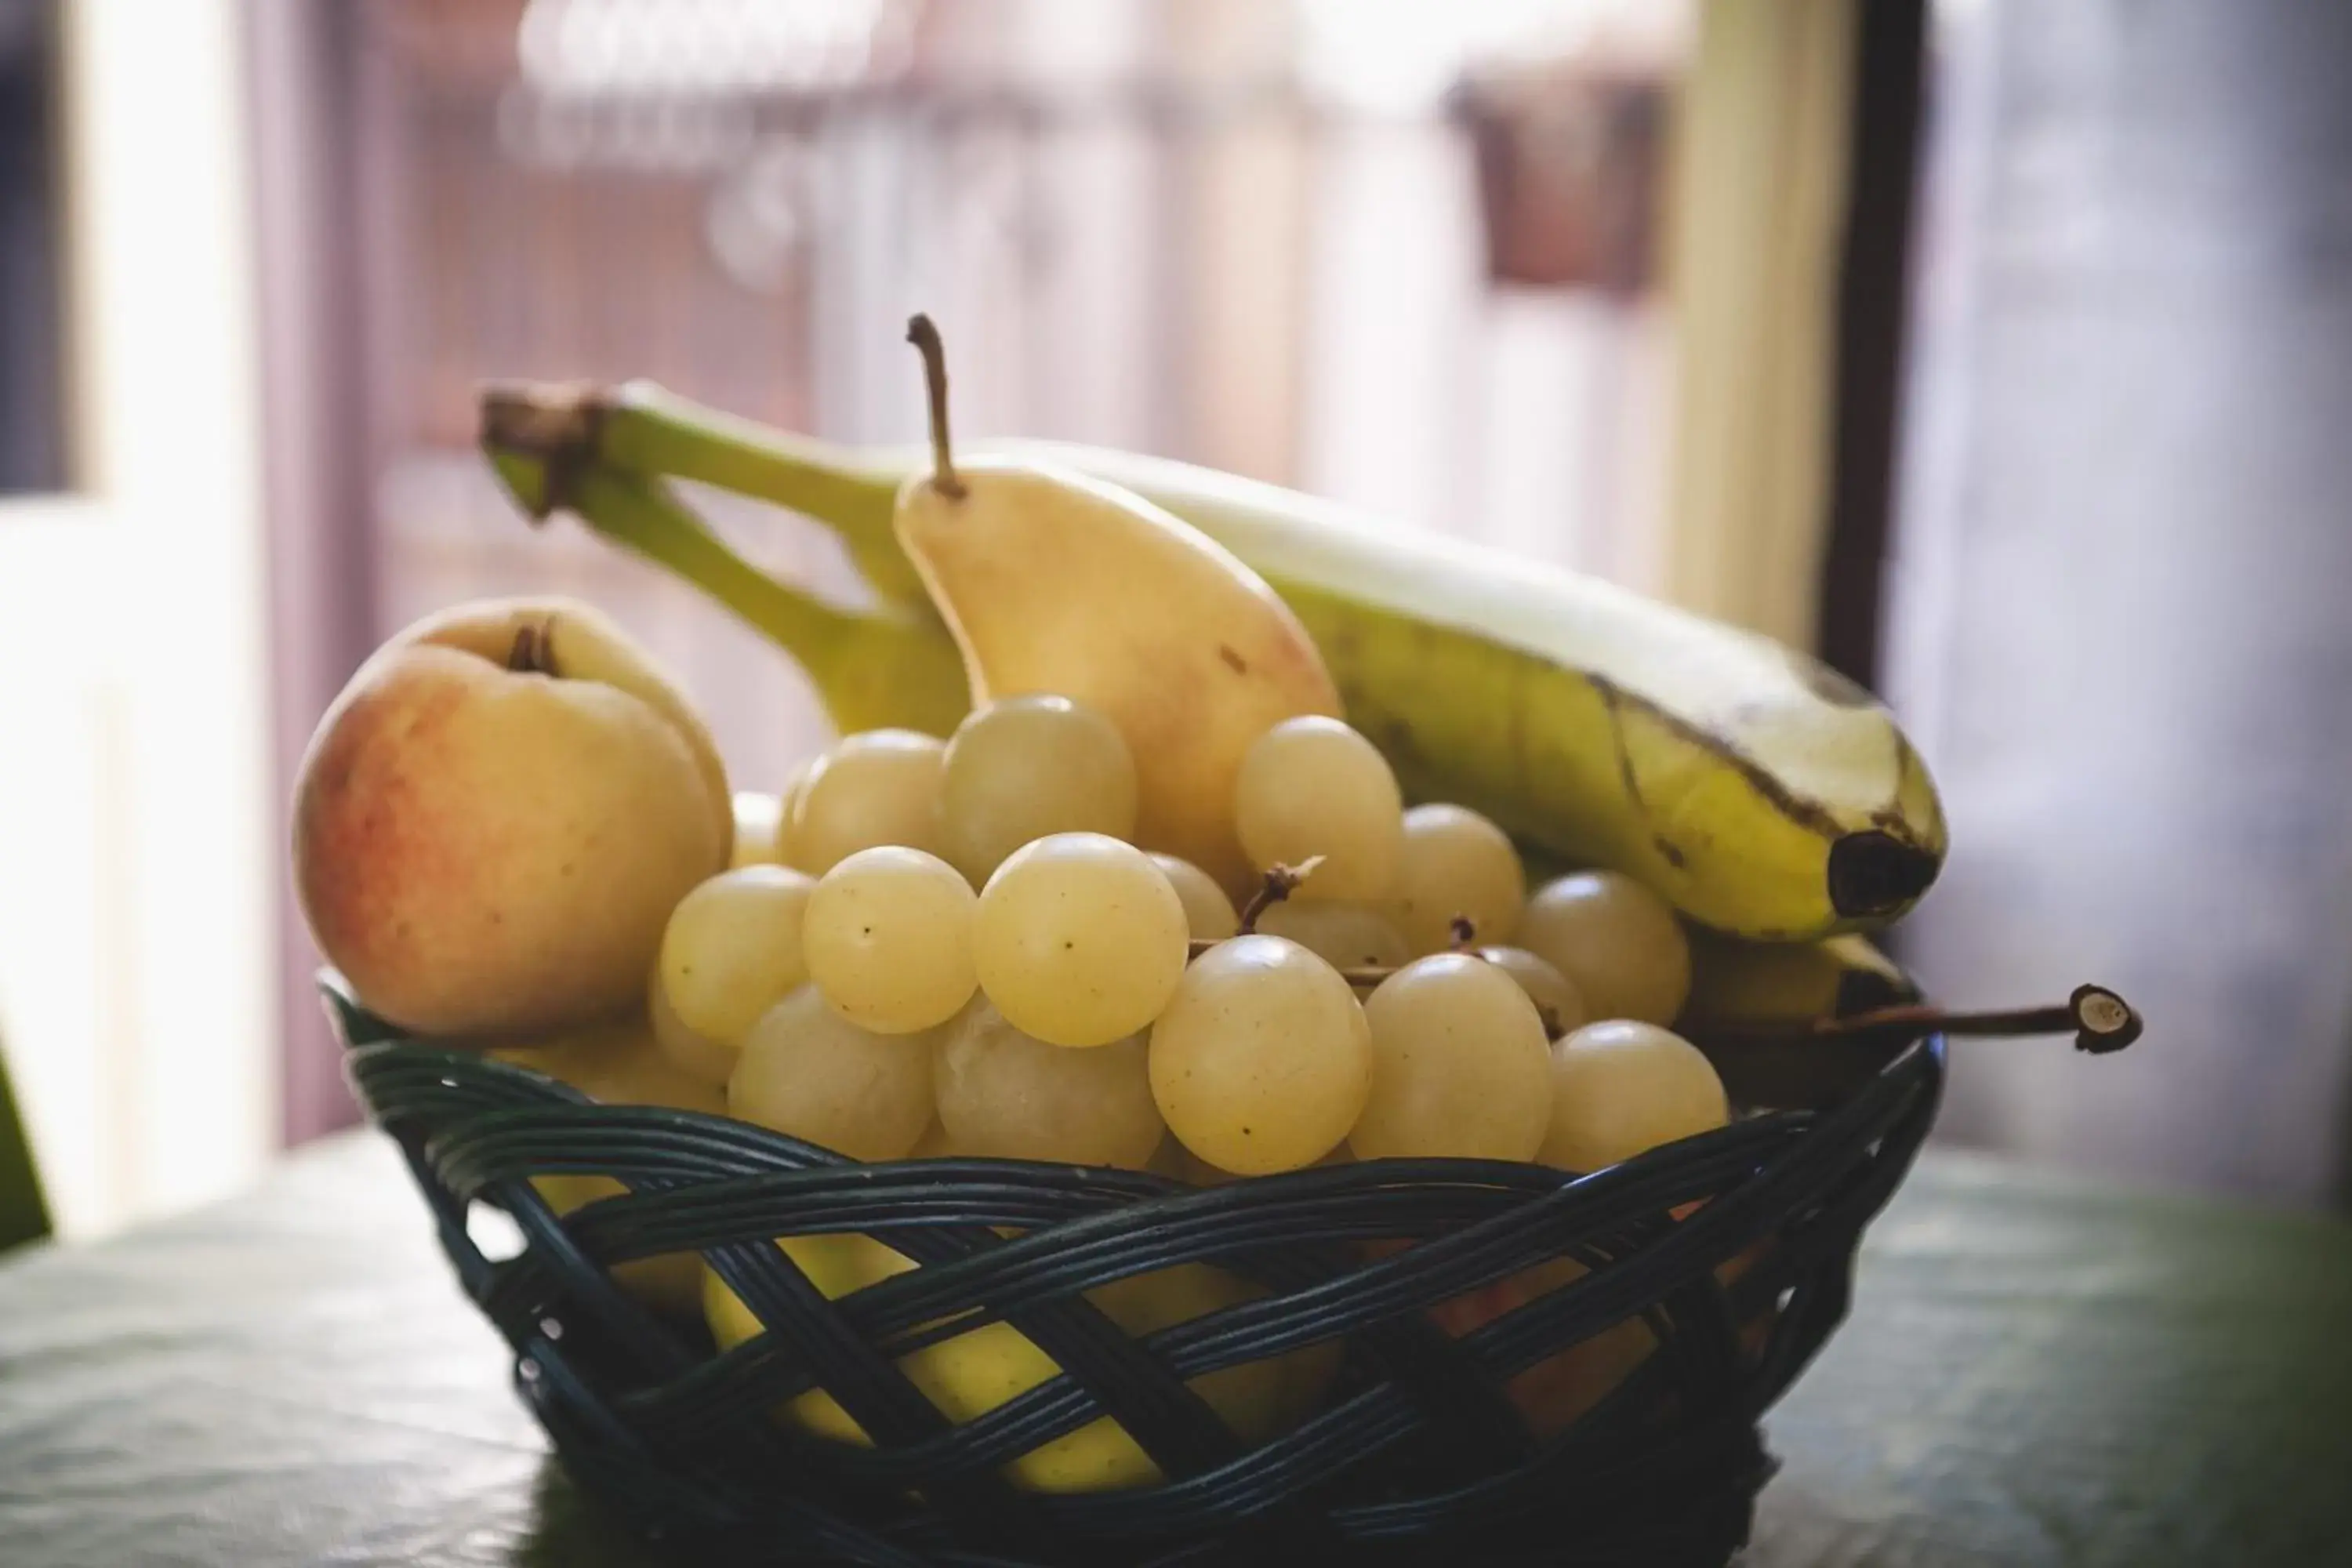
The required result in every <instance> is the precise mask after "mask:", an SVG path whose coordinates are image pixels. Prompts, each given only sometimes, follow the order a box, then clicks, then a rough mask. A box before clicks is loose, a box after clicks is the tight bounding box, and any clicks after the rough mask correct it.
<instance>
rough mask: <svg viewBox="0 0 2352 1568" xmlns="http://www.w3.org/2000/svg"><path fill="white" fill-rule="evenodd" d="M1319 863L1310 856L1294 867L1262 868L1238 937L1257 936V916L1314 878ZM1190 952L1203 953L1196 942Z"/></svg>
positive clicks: (1276, 865)
mask: <svg viewBox="0 0 2352 1568" xmlns="http://www.w3.org/2000/svg"><path fill="white" fill-rule="evenodd" d="M1321 864H1323V857H1322V856H1320V855H1309V856H1308V857H1307V858H1306V859H1304V860H1301V861H1300V862H1299V863H1298V864H1297V865H1296V866H1286V865H1284V864H1283V863H1282V862H1281V861H1279V860H1277V861H1276V862H1275V863H1274V864H1273V865H1271V866H1268V867H1267V868H1265V880H1264V881H1262V882H1260V883H1259V884H1258V885H1257V891H1256V892H1255V893H1252V894H1251V895H1250V896H1249V902H1248V903H1245V904H1244V905H1243V906H1242V927H1241V934H1242V935H1244V936H1255V935H1256V934H1257V917H1258V916H1260V915H1262V914H1264V913H1265V911H1266V910H1267V908H1268V907H1269V906H1271V905H1275V904H1278V903H1280V902H1282V901H1283V900H1285V899H1287V898H1288V897H1290V895H1291V894H1292V893H1294V892H1296V891H1297V889H1298V884H1300V883H1301V882H1304V881H1305V880H1307V878H1309V877H1312V876H1313V875H1315V868H1316V867H1318V866H1320V865H1321ZM1192 951H1193V953H1194V955H1195V956H1197V955H1199V954H1200V953H1201V952H1204V951H1206V950H1205V949H1203V948H1202V946H1201V944H1200V943H1198V942H1195V943H1193V944H1192Z"/></svg>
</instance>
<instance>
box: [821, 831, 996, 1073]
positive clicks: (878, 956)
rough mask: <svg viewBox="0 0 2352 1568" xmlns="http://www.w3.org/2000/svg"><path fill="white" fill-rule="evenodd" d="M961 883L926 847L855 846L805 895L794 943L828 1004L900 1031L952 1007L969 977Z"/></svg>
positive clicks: (965, 892) (969, 914)
mask: <svg viewBox="0 0 2352 1568" xmlns="http://www.w3.org/2000/svg"><path fill="white" fill-rule="evenodd" d="M977 901H978V900H975V899H974V898H973V896H972V891H971V883H969V882H967V881H965V880H964V879H963V878H962V876H961V874H960V873H959V872H958V871H957V870H956V868H954V867H952V866H950V865H949V864H948V863H947V862H946V861H944V860H942V859H940V858H939V857H938V856H936V855H926V854H925V853H923V852H922V851H921V850H919V849H908V848H906V847H903V846H899V845H895V844H883V845H877V846H876V847H873V848H871V849H860V850H859V851H858V852H857V853H856V854H855V855H852V856H850V857H849V858H847V859H846V860H844V861H842V862H841V863H840V864H839V865H837V866H835V868H833V869H832V870H830V871H827V872H826V873H825V874H824V877H823V878H822V879H820V880H819V881H818V882H817V884H816V887H815V888H814V889H813V890H812V891H811V892H810V893H809V896H808V914H807V917H806V920H805V921H804V923H803V928H802V933H801V952H802V956H803V958H804V959H805V960H806V962H807V964H808V973H809V978H810V979H811V980H813V981H814V982H815V983H816V988H817V990H818V991H819V992H821V993H823V994H824V999H825V1001H826V1002H827V1003H828V1004H830V1005H831V1006H832V1007H833V1010H834V1011H835V1012H836V1013H838V1014H840V1015H841V1016H843V1017H844V1018H846V1019H848V1020H849V1021H850V1022H851V1023H853V1024H856V1025H857V1026H860V1027H861V1028H866V1029H871V1030H873V1031H874V1032H875V1033H877V1034H882V1035H908V1034H913V1033H915V1032H916V1031H918V1030H920V1029H930V1028H936V1027H938V1026H940V1025H941V1024H944V1023H946V1022H947V1021H948V1020H949V1019H950V1018H952V1017H954V1016H956V1014H957V1013H959V1012H961V1010H962V1008H963V1005H964V1004H965V1003H967V1002H969V1001H971V993H972V988H973V986H974V985H975V984H978V982H977V979H976V977H975V971H974V969H973V963H972V958H973V942H972V921H973V910H974V906H975V904H976V903H977Z"/></svg>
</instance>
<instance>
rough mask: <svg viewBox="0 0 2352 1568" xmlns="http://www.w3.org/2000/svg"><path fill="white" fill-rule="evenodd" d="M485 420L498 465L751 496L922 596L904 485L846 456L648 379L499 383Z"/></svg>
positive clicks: (884, 579)
mask: <svg viewBox="0 0 2352 1568" xmlns="http://www.w3.org/2000/svg"><path fill="white" fill-rule="evenodd" d="M481 416H482V446H483V447H484V448H485V449H486V450H487V451H488V453H489V454H490V457H491V459H492V461H493V462H495V463H498V464H499V466H500V468H506V467H507V466H508V465H509V463H511V462H513V461H515V460H516V459H524V460H528V461H531V462H536V463H537V464H539V465H541V467H542V468H544V469H545V470H546V471H547V472H549V473H551V474H554V475H559V476H560V475H561V474H562V473H563V472H565V471H566V470H568V469H572V468H581V467H583V466H586V465H589V464H603V465H605V466H607V467H611V468H625V469H627V470H629V471H631V472H633V473H637V474H642V475H646V476H648V477H651V478H666V479H691V480H693V481H695V482H696V483H698V484H706V485H710V486H713V487H715V488H717V489H723V490H730V491H732V492H734V493H735V494H737V495H743V496H749V497H751V499H752V500H762V501H766V502H768V503H769V504H770V505H772V506H778V507H782V508H783V509H784V510H787V511H793V512H798V513H800V514H801V515H802V516H804V517H807V518H809V519H811V520H813V521H816V522H820V523H823V524H824V526H826V527H827V528H830V529H831V530H833V531H834V532H835V533H836V534H838V535H839V536H840V538H841V540H842V542H843V543H845V545H847V546H848V549H849V553H850V556H851V558H852V559H853V560H854V561H855V562H856V563H857V567H858V570H859V571H860V572H862V573H863V574H865V575H866V578H867V579H868V580H869V581H870V582H872V584H874V586H875V587H876V588H877V590H879V591H881V592H882V593H884V594H885V595H888V596H890V597H893V598H897V599H900V600H906V601H919V599H920V598H921V597H922V590H921V585H920V584H919V583H917V582H916V581H915V579H914V576H913V573H912V569H911V568H910V567H908V565H907V563H906V558H905V556H904V555H903V554H902V553H901V552H899V550H898V540H897V537H896V535H895V534H894V533H893V532H892V531H891V520H892V513H893V510H895V507H896V504H897V500H898V481H899V477H900V476H898V474H895V473H892V472H889V471H887V470H884V469H879V468H874V467H872V466H870V465H867V464H865V463H863V462H861V461H860V460H859V459H858V458H856V457H855V456H853V455H852V454H850V453H849V452H847V451H845V450H844V449H843V448H841V447H835V446H832V445H830V444H828V443H826V442H824V441H818V440H814V439H812V438H811V437H806V436H797V435H793V434H791V433H789V432H786V431H782V430H776V429H772V428H770V427H769V426H764V425H759V424H755V423H753V422H752V421H751V420H748V419H739V418H737V417H735V416H733V415H730V414H723V413H721V412H719V410H717V409H715V408H707V407H704V406H703V405H700V404H698V403H694V402H691V401H689V400H688V399H686V398H683V397H679V396H677V395H675V394H673V393H669V392H666V391H664V390H662V389H661V388H660V387H657V386H655V385H653V384H651V383H648V382H631V383H629V384H626V385H624V386H620V387H617V388H615V387H605V386H593V385H580V384H567V383H559V382H509V383H501V384H492V385H489V386H487V387H485V388H484V389H483V391H482V395H481ZM509 482H510V483H511V482H512V481H511V479H510V480H509ZM517 496H518V499H520V500H522V501H523V503H524V505H525V506H526V507H528V508H530V510H532V511H533V512H534V513H535V514H540V513H544V512H545V511H546V510H547V509H548V507H549V506H550V505H551V504H560V500H561V498H560V497H559V498H547V497H543V496H542V497H534V496H532V495H530V494H526V493H524V491H523V489H522V488H521V487H520V486H518V487H517Z"/></svg>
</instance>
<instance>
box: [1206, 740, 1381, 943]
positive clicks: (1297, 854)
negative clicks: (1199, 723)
mask: <svg viewBox="0 0 2352 1568" xmlns="http://www.w3.org/2000/svg"><path fill="white" fill-rule="evenodd" d="M1403 808H1404V802H1403V798H1402V796H1401V795H1399V794H1398V793H1397V782H1396V774H1395V773H1392V772H1391V771H1390V769H1389V764H1388V763H1387V761H1386V760H1385V759H1384V758H1382V757H1381V753H1380V752H1379V751H1378V750H1377V749H1376V748H1375V747H1374V746H1373V745H1372V743H1371V742H1370V741H1367V740H1365V739H1364V738H1363V736H1361V735H1360V734H1358V733H1357V732H1356V731H1353V730H1351V729H1349V727H1348V726H1347V725H1346V724H1344V723H1342V722H1340V721H1339V720H1337V719H1332V718H1328V717H1326V716H1324V715H1322V714H1315V713H1310V714H1306V715H1303V716H1301V717H1299V718H1297V719H1286V720H1285V721H1283V722H1281V723H1279V724H1276V726H1274V728H1272V729H1271V730H1268V731H1266V732H1265V734H1263V735H1260V736H1259V737H1258V738H1257V739H1256V740H1255V741H1254V742H1251V744H1250V748H1249V750H1248V751H1247V752H1244V754H1243V756H1242V766H1241V773H1240V776H1239V777H1238V778H1236V779H1235V780H1234V828H1235V830H1236V831H1238V832H1239V833H1240V835H1241V840H1242V847H1243V848H1244V850H1246V851H1248V853H1249V858H1250V862H1251V864H1252V865H1254V866H1260V867H1264V866H1299V865H1304V864H1306V863H1307V861H1309V860H1313V861H1315V862H1316V867H1315V874H1314V876H1312V877H1310V878H1308V879H1307V880H1306V881H1304V882H1302V883H1300V884H1299V885H1298V889H1297V892H1295V893H1294V894H1292V895H1291V896H1292V897H1293V898H1296V899H1298V900H1302V901H1306V902H1318V901H1321V900H1358V901H1360V900H1370V899H1384V898H1386V897H1388V896H1389V894H1390V892H1391V890H1392V889H1393V888H1394V886H1395V883H1396V875H1397V862H1398V860H1399V859H1400V858H1402V855H1403V852H1404V829H1403V823H1402V816H1401V815H1400V814H1401V813H1402V810H1403Z"/></svg>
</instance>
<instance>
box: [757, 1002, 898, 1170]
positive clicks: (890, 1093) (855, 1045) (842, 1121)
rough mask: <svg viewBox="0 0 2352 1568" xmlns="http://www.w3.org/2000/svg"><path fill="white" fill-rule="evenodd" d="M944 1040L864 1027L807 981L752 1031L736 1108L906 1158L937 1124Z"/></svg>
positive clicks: (860, 1156) (833, 1143) (887, 1156)
mask: <svg viewBox="0 0 2352 1568" xmlns="http://www.w3.org/2000/svg"><path fill="white" fill-rule="evenodd" d="M939 1041H940V1036H939V1032H938V1031H936V1030H925V1031H924V1032H922V1033H920V1034H912V1035H877V1034H876V1033H874V1032H873V1031H872V1030H870V1029H861V1028H859V1027H858V1026H856V1025H855V1024H853V1023H851V1022H850V1021H849V1020H848V1019H846V1018H845V1017H843V1016H841V1015H840V1014H839V1013H837V1012H835V1010H834V1009H833V1007H832V1006H831V1005H829V1004H828V1003H827V1002H826V1001H825V999H824V997H823V996H822V995H820V994H818V993H817V989H816V987H815V986H814V985H803V986H802V987H801V988H800V989H799V990H797V991H795V992H793V994H791V995H789V996H787V997H785V998H784V999H783V1000H782V1002H779V1003H777V1004H776V1005H774V1006H773V1007H771V1008H770V1009H768V1012H767V1015H766V1016H764V1017H762V1018H761V1020H760V1021H759V1022H758V1023H756V1024H754V1025H752V1026H751V1033H750V1034H748V1035H746V1036H744V1037H743V1047H742V1051H741V1053H740V1055H739V1057H738V1058H737V1059H736V1063H735V1072H734V1075H733V1076H732V1077H730V1079H728V1080H727V1110H728V1114H730V1115H731V1116H733V1117H735V1118H736V1119H737V1120H739V1121H750V1122H753V1123H756V1124H757V1125H759V1126H761V1127H765V1128H769V1129H771V1130H772V1131H777V1132H782V1133H784V1134H786V1135H788V1136H790V1137H793V1138H798V1139H800V1140H801V1141H802V1142H805V1143H814V1144H817V1145H818V1146H820V1147H822V1148H826V1149H830V1150H832V1151H833V1152H835V1153H837V1154H845V1155H847V1156H848V1157H849V1158H851V1159H853V1160H866V1161H873V1160H896V1159H898V1158H899V1157H901V1156H902V1155H904V1154H905V1153H906V1152H908V1150H909V1149H912V1148H913V1147H914V1146H915V1143H916V1141H917V1140H919V1139H920V1138H921V1137H922V1136H923V1133H924V1131H925V1130H926V1129H927V1128H929V1125H930V1122H931V1114H932V1111H931V1058H932V1055H933V1053H934V1052H936V1051H937V1050H938V1049H939Z"/></svg>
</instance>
